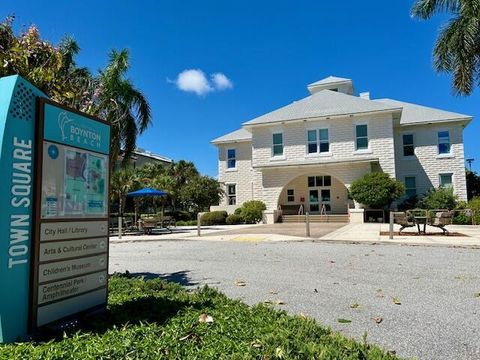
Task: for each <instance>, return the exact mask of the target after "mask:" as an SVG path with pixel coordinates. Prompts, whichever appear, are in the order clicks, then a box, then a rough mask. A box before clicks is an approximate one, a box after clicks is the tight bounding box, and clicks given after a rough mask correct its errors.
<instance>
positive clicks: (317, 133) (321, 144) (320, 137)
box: [307, 129, 330, 154]
mask: <svg viewBox="0 0 480 360" xmlns="http://www.w3.org/2000/svg"><path fill="white" fill-rule="evenodd" d="M307 143H308V144H307V152H308V153H309V154H317V153H328V152H329V151H330V141H329V137H328V129H319V130H308V132H307Z"/></svg>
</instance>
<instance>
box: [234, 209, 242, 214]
mask: <svg viewBox="0 0 480 360" xmlns="http://www.w3.org/2000/svg"><path fill="white" fill-rule="evenodd" d="M234 214H235V215H242V208H236V209H235V212H234Z"/></svg>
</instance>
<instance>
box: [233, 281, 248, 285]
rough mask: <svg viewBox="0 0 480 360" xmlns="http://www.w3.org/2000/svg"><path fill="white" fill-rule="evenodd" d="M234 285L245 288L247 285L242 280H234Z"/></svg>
mask: <svg viewBox="0 0 480 360" xmlns="http://www.w3.org/2000/svg"><path fill="white" fill-rule="evenodd" d="M235 285H237V286H247V283H246V282H245V281H242V280H235Z"/></svg>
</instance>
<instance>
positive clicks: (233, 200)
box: [227, 184, 237, 205]
mask: <svg viewBox="0 0 480 360" xmlns="http://www.w3.org/2000/svg"><path fill="white" fill-rule="evenodd" d="M227 197H228V205H237V185H235V184H228V185H227Z"/></svg>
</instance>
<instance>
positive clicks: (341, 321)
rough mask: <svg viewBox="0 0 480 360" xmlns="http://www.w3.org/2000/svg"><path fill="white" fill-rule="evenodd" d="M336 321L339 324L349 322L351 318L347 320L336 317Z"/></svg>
mask: <svg viewBox="0 0 480 360" xmlns="http://www.w3.org/2000/svg"><path fill="white" fill-rule="evenodd" d="M337 321H338V322H339V323H340V324H350V323H351V322H352V320H348V319H337Z"/></svg>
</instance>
